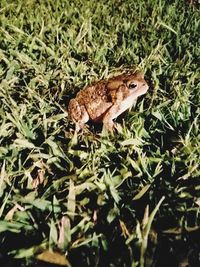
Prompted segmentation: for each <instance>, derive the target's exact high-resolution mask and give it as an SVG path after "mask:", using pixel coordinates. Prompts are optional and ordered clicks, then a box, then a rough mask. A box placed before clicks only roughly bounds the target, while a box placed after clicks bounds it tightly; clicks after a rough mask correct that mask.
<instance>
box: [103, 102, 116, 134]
mask: <svg viewBox="0 0 200 267" xmlns="http://www.w3.org/2000/svg"><path fill="white" fill-rule="evenodd" d="M119 110H120V105H113V106H112V107H111V108H110V109H109V111H108V112H107V113H106V114H105V116H104V118H103V124H104V125H105V127H106V129H108V130H109V131H110V132H113V129H114V128H115V123H114V122H113V119H115V118H116V114H117V113H119Z"/></svg>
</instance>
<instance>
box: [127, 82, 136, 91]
mask: <svg viewBox="0 0 200 267" xmlns="http://www.w3.org/2000/svg"><path fill="white" fill-rule="evenodd" d="M136 87H137V84H136V83H130V84H129V86H128V88H129V89H131V90H132V89H135V88H136Z"/></svg>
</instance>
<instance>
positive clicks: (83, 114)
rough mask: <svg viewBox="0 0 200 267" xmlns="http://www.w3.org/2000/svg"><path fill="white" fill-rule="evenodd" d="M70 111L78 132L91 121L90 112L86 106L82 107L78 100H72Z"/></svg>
mask: <svg viewBox="0 0 200 267" xmlns="http://www.w3.org/2000/svg"><path fill="white" fill-rule="evenodd" d="M68 111H69V114H70V116H71V119H72V121H73V122H74V123H75V124H76V131H79V130H80V129H81V128H83V125H84V124H85V123H86V122H87V121H88V120H89V115H88V112H87V110H86V108H85V106H84V105H80V104H79V103H78V101H76V99H71V100H70V102H69V106H68Z"/></svg>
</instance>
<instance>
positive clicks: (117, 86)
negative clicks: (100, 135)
mask: <svg viewBox="0 0 200 267" xmlns="http://www.w3.org/2000/svg"><path fill="white" fill-rule="evenodd" d="M148 88H149V86H148V84H147V83H146V81H145V80H144V75H143V74H142V73H141V72H132V73H127V74H121V75H118V76H116V77H113V78H110V79H108V80H101V81H98V82H96V83H94V84H93V85H89V86H87V87H86V88H84V89H83V90H81V91H80V92H79V93H78V94H77V95H76V98H74V99H71V100H70V102H69V106H68V111H69V115H70V117H71V119H72V121H73V122H74V123H75V124H76V130H77V131H79V130H80V129H81V128H82V127H83V125H84V124H85V123H86V122H87V121H88V120H92V121H94V122H103V124H104V125H105V127H106V128H107V129H108V130H110V131H112V129H113V127H114V122H113V119H115V118H117V117H118V116H119V115H120V114H121V113H122V112H124V111H125V110H127V109H128V108H130V107H131V106H132V105H133V104H134V102H135V100H136V99H137V98H138V97H139V96H141V95H143V94H145V93H146V92H147V90H148Z"/></svg>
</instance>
